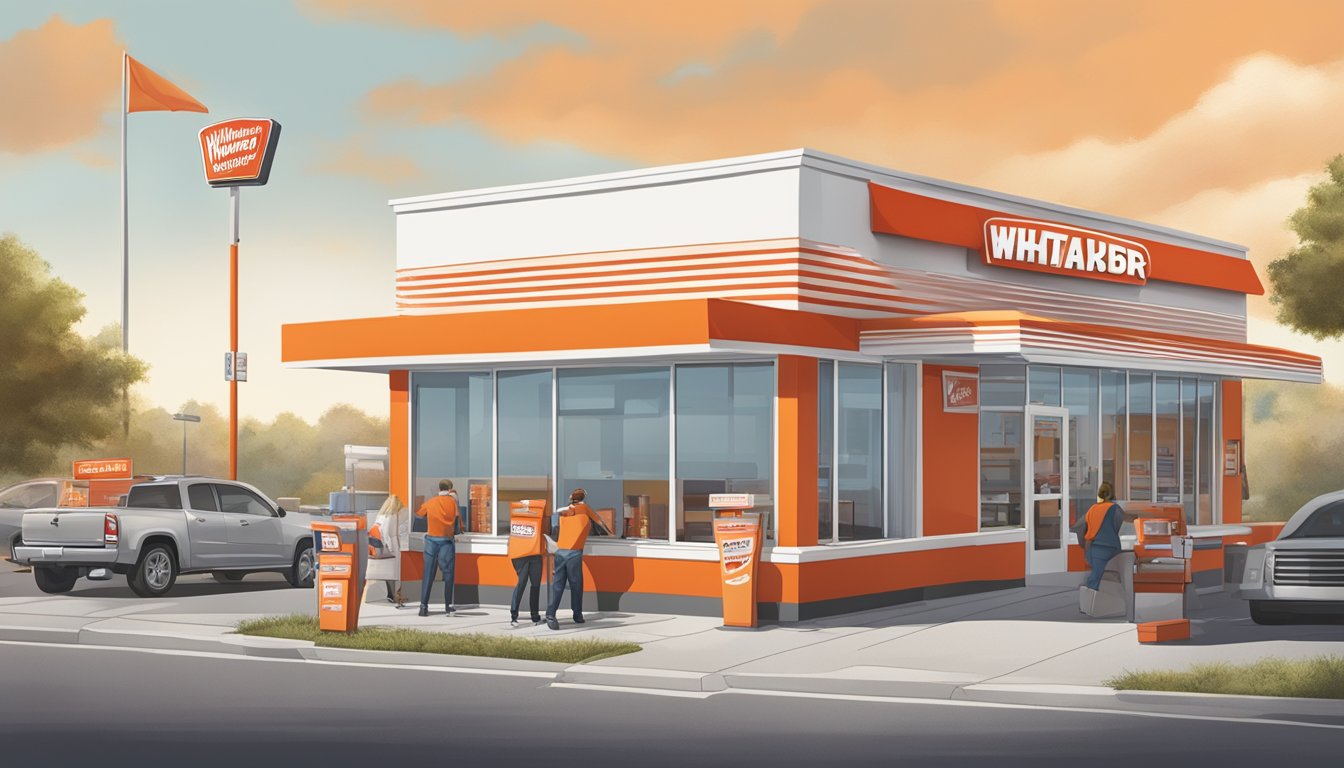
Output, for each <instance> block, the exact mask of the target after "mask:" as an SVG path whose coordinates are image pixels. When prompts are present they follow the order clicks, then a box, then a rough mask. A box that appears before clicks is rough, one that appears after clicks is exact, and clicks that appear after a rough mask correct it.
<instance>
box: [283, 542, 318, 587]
mask: <svg viewBox="0 0 1344 768" xmlns="http://www.w3.org/2000/svg"><path fill="white" fill-rule="evenodd" d="M315 570H316V568H314V565H313V542H311V541H308V540H306V539H305V540H304V541H301V542H299V546H297V547H295V549H294V565H292V566H290V568H289V573H287V574H285V580H287V581H288V582H289V586H291V587H297V588H299V589H309V588H311V587H312V586H313V572H314V571H315Z"/></svg>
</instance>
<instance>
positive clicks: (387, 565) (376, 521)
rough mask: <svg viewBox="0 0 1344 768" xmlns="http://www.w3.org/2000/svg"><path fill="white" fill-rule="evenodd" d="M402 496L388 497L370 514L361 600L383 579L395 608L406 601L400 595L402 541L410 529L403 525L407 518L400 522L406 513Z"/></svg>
mask: <svg viewBox="0 0 1344 768" xmlns="http://www.w3.org/2000/svg"><path fill="white" fill-rule="evenodd" d="M401 511H402V508H401V499H399V498H397V495H396V494H392V495H390V496H388V497H387V500H386V501H384V502H383V506H381V507H379V508H378V514H377V516H375V517H374V518H373V527H372V528H370V529H369V568H368V574H367V576H366V577H365V586H364V601H365V602H368V599H369V592H370V591H371V590H372V589H373V583H374V582H375V581H382V582H383V584H384V585H385V586H386V588H387V602H389V603H392V604H393V605H395V606H397V607H398V608H400V607H402V606H403V605H405V604H406V600H405V598H403V597H402V596H401V543H402V542H403V541H405V537H406V535H409V531H405V530H403V529H402V526H403V525H407V526H409V524H410V521H409V520H407V521H406V522H405V523H403V522H402V521H403V519H404V518H405V517H406V516H405V515H403V514H401Z"/></svg>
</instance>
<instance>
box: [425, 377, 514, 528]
mask: <svg viewBox="0 0 1344 768" xmlns="http://www.w3.org/2000/svg"><path fill="white" fill-rule="evenodd" d="M412 385H413V388H414V399H413V402H412V407H413V408H414V413H415V444H414V449H413V450H414V454H413V456H412V464H413V466H414V470H413V472H414V475H413V478H414V479H413V483H412V490H411V494H412V496H413V498H412V499H411V504H412V505H413V506H412V508H413V509H419V508H420V505H421V504H423V503H424V501H425V500H426V499H428V498H430V497H432V496H434V495H435V494H437V493H438V492H439V481H440V480H445V479H446V480H452V481H453V486H454V489H455V490H456V491H457V498H458V500H459V502H460V504H461V508H460V509H459V510H458V511H459V514H460V515H461V518H462V522H463V525H464V527H465V528H466V529H467V530H471V531H485V532H489V531H490V527H491V523H490V520H491V510H490V500H491V490H490V480H491V475H492V469H493V467H492V462H491V457H490V452H491V435H492V426H491V418H492V414H493V411H494V403H493V399H494V398H493V397H492V394H493V382H492V381H491V375H490V374H489V373H417V374H415V375H414V377H413V378H412ZM417 519H419V518H417Z"/></svg>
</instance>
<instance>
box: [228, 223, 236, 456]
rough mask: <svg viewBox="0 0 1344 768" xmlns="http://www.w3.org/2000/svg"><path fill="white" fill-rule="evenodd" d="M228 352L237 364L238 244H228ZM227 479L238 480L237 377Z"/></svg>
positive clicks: (233, 384) (231, 407)
mask: <svg viewBox="0 0 1344 768" xmlns="http://www.w3.org/2000/svg"><path fill="white" fill-rule="evenodd" d="M229 351H230V352H232V353H233V360H234V367H235V369H236V368H237V364H238V243H236V242H235V243H230V244H229ZM229 479H230V480H237V479H238V377H237V376H234V377H233V378H232V379H231V380H230V381H229Z"/></svg>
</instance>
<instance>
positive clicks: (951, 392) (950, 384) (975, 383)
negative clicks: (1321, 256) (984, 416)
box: [943, 371, 980, 413]
mask: <svg viewBox="0 0 1344 768" xmlns="http://www.w3.org/2000/svg"><path fill="white" fill-rule="evenodd" d="M979 407H980V376H979V375H978V374H974V373H957V372H955V371H943V410H944V411H952V412H971V413H974V412H975V411H976V410H977V409H978V408H979Z"/></svg>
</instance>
